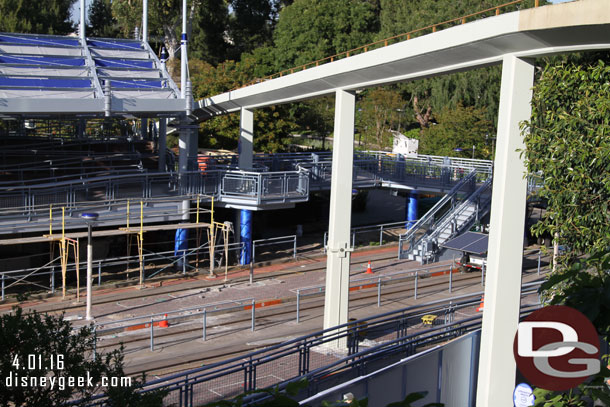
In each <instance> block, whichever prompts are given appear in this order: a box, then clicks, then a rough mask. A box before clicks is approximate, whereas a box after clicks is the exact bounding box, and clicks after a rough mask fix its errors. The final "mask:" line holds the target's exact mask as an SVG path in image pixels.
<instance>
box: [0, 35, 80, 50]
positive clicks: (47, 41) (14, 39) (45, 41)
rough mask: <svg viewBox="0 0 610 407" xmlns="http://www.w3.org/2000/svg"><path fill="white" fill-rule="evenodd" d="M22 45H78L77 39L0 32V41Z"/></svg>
mask: <svg viewBox="0 0 610 407" xmlns="http://www.w3.org/2000/svg"><path fill="white" fill-rule="evenodd" d="M3 42H4V43H13V44H24V45H55V46H61V47H66V46H68V47H80V42H79V40H78V39H75V38H69V37H52V36H38V35H19V34H0V43H3Z"/></svg>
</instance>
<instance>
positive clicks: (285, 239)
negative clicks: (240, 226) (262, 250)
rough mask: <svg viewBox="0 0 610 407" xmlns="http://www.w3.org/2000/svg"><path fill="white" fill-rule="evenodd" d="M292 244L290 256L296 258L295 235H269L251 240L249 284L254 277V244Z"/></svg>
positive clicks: (262, 245) (264, 245) (261, 245)
mask: <svg viewBox="0 0 610 407" xmlns="http://www.w3.org/2000/svg"><path fill="white" fill-rule="evenodd" d="M285 245H290V246H292V258H293V259H296V258H297V236H296V235H290V236H279V237H271V238H267V239H258V240H253V241H252V253H251V256H250V284H252V280H253V279H254V263H256V246H258V247H266V246H285Z"/></svg>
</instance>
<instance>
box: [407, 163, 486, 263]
mask: <svg viewBox="0 0 610 407" xmlns="http://www.w3.org/2000/svg"><path fill="white" fill-rule="evenodd" d="M476 176H477V171H476V170H473V171H472V172H471V173H470V174H469V175H468V176H467V177H466V178H464V180H462V182H460V183H459V184H457V185H456V186H455V187H454V188H453V189H452V190H451V191H449V193H448V194H447V195H445V196H444V197H443V198H442V199H441V200H440V201H439V202H438V203H437V204H436V205H435V206H434V207H432V209H430V211H428V213H427V214H426V215H425V216H424V217H422V218H421V219H420V220H419V221H418V222H417V223H416V224H415V225H413V227H412V228H411V229H409V231H408V232H407V233H405V234H404V235H402V236H401V237H400V241H399V247H398V258H399V259H409V260H417V261H419V262H420V263H422V264H424V263H428V262H429V261H433V260H435V258H436V256H437V255H438V253H439V247H440V245H442V244H443V243H444V242H446V241H447V240H449V239H451V238H453V237H455V236H456V235H458V234H460V233H462V232H464V231H467V230H468V229H469V228H470V227H471V226H472V225H473V224H474V223H475V222H477V221H478V220H479V219H481V218H482V217H483V216H485V215H487V213H489V210H490V207H491V185H492V179H491V177H490V178H488V179H486V180H485V181H484V182H483V183H482V184H481V185H480V186H479V187H478V188H477V187H476Z"/></svg>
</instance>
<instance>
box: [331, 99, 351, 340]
mask: <svg viewBox="0 0 610 407" xmlns="http://www.w3.org/2000/svg"><path fill="white" fill-rule="evenodd" d="M355 110H356V96H355V94H354V93H352V92H347V91H344V90H337V91H336V92H335V131H334V138H333V163H332V175H331V186H330V213H329V224H328V249H327V253H328V254H327V258H326V259H327V260H326V293H325V301H324V329H326V328H331V327H333V326H337V325H340V324H344V323H346V322H347V316H348V297H349V266H350V258H351V251H352V250H353V248H352V247H351V246H350V226H351V212H352V170H353V163H354V115H355ZM334 346H335V347H345V341H344V340H341V341H337V343H335V344H334Z"/></svg>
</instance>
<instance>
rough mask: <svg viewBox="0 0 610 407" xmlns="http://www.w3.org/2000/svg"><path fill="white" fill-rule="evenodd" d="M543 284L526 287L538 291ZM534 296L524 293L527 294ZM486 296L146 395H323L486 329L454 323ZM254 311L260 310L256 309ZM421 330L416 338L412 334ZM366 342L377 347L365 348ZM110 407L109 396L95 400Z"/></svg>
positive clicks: (235, 362)
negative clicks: (386, 360)
mask: <svg viewBox="0 0 610 407" xmlns="http://www.w3.org/2000/svg"><path fill="white" fill-rule="evenodd" d="M539 284H540V283H539V282H536V283H530V284H526V285H524V287H527V288H529V289H530V290H531V289H533V290H534V291H535V290H536V286H537V285H539ZM529 292H533V291H527V290H524V291H523V293H522V294H527V293H529ZM481 295H482V292H481V293H473V294H469V295H464V296H459V297H453V298H452V299H451V302H450V303H449V304H447V301H448V300H439V301H435V302H432V303H429V304H426V305H425V306H413V307H407V308H403V309H400V310H395V311H390V312H387V313H383V314H379V315H376V316H372V317H368V318H363V319H360V320H354V321H350V322H348V323H346V324H342V325H339V326H336V327H333V328H330V329H325V330H321V331H317V332H314V333H311V334H308V335H305V336H302V337H299V338H296V339H293V340H289V341H285V342H283V343H281V344H278V345H273V346H270V347H267V348H266V349H262V350H258V351H255V352H251V353H249V354H246V355H240V356H238V357H234V358H231V359H228V360H226V361H222V362H218V363H213V364H211V365H208V366H204V367H201V368H197V369H192V370H188V371H186V372H183V373H179V374H174V375H170V376H168V377H164V378H160V379H157V380H152V381H149V382H147V383H146V384H145V386H144V388H143V389H142V391H144V392H146V391H153V390H156V389H160V388H164V389H165V390H166V391H168V392H169V394H168V395H167V396H166V397H165V400H164V403H165V404H166V405H169V404H172V405H178V406H180V407H182V406H191V405H200V404H204V403H206V402H211V401H214V400H218V399H227V398H230V397H233V396H236V395H238V394H240V393H242V392H247V391H253V390H256V389H260V388H264V387H270V386H275V385H280V388H281V387H282V386H283V385H285V384H286V383H288V382H291V381H294V380H298V379H300V378H303V377H307V378H308V379H309V381H310V392H311V393H317V392H318V391H319V386H320V383H321V380H322V379H323V378H324V377H326V376H328V375H330V374H332V373H334V372H337V371H339V370H343V369H346V368H351V367H354V366H357V365H358V364H362V363H364V362H365V361H366V360H367V359H368V358H378V357H379V356H381V355H383V356H390V355H393V354H403V355H410V354H414V353H416V352H417V349H418V348H419V347H422V346H429V345H431V344H433V343H438V342H441V341H446V340H448V339H451V338H454V337H457V336H460V335H462V334H464V333H466V332H469V331H471V330H473V329H477V328H478V327H480V316H476V317H471V318H465V319H462V320H459V321H454V315H455V313H456V311H458V310H462V309H465V308H470V307H473V306H476V305H479V301H480V298H481ZM253 308H254V307H253ZM424 315H436V316H437V317H440V318H437V320H439V321H442V322H443V323H442V324H441V325H439V326H437V327H433V328H430V329H426V330H421V325H420V323H421V317H422V316H424ZM416 326H418V328H419V329H418V330H417V331H416V332H413V333H411V331H412V330H413V329H414V328H415V327H416ZM364 340H369V341H371V340H372V341H375V342H376V344H374V345H373V346H371V347H363V345H361V342H362V341H364ZM337 348H342V349H346V350H347V355H346V356H341V354H338V355H335V356H333V354H332V351H331V352H330V354H329V350H332V349H337ZM94 403H95V404H97V405H102V404H103V403H104V398H103V396H98V398H97V399H95V400H94Z"/></svg>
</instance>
